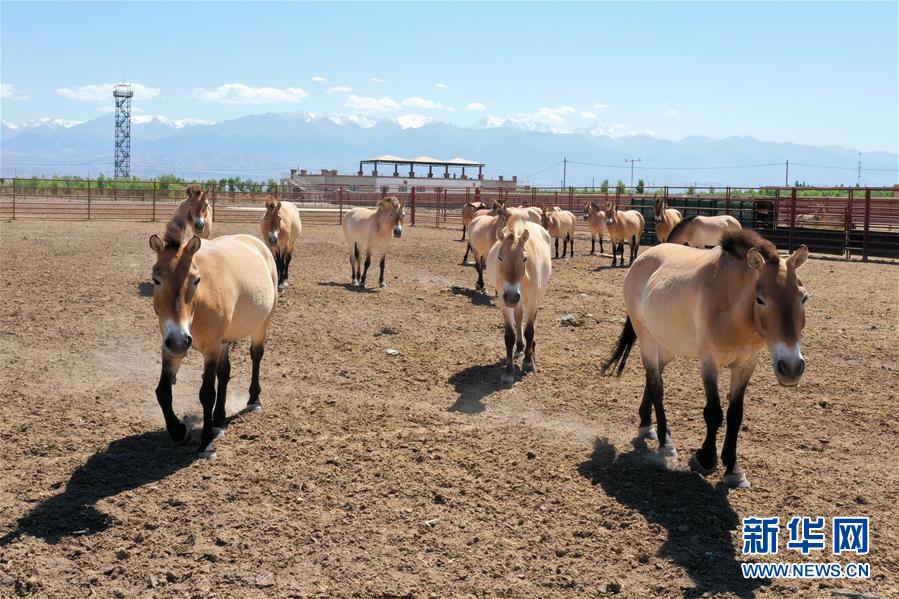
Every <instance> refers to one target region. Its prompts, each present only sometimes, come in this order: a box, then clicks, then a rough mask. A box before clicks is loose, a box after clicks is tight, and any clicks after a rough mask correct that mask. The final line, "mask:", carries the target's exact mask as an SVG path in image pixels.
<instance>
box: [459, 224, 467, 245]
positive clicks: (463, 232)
mask: <svg viewBox="0 0 899 599" xmlns="http://www.w3.org/2000/svg"><path fill="white" fill-rule="evenodd" d="M467 228H468V227H466V226H465V224H464V223H463V224H462V239H460V240H459V241H465V229H467Z"/></svg>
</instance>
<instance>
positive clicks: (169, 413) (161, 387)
mask: <svg viewBox="0 0 899 599" xmlns="http://www.w3.org/2000/svg"><path fill="white" fill-rule="evenodd" d="M180 366H181V358H169V357H167V356H166V355H165V354H163V356H162V372H161V373H160V375H159V384H158V385H156V401H158V402H159V407H160V408H161V409H162V415H163V417H164V418H165V428H166V430H168V431H169V437H171V439H172V441H174V442H175V443H177V444H179V445H180V444H181V443H185V442H187V440H188V439H190V433H189V431H188V430H187V427H186V426H185V425H184V424H183V423H182V422H181V421H180V420H178V416H176V415H175V411H174V410H173V409H172V385H174V384H175V376H176V375H177V374H178V368H179V367H180Z"/></svg>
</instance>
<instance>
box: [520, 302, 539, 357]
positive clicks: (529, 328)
mask: <svg viewBox="0 0 899 599" xmlns="http://www.w3.org/2000/svg"><path fill="white" fill-rule="evenodd" d="M536 320H537V312H536V311H534V312H533V314H528V315H527V323H526V324H525V325H524V338H525V340H526V341H527V344H526V345H525V349H524V361H523V362H522V363H521V370H522V372H537V364H536V362H535V361H534V348H535V346H536V345H537V344H536V342H535V341H534V323H535V322H536Z"/></svg>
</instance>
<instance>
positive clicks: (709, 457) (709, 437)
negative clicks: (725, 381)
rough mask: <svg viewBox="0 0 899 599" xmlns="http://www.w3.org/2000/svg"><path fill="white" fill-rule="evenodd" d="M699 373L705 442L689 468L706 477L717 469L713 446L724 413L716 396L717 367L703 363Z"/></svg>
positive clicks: (692, 459)
mask: <svg viewBox="0 0 899 599" xmlns="http://www.w3.org/2000/svg"><path fill="white" fill-rule="evenodd" d="M701 371H702V386H703V387H704V388H705V408H704V409H703V410H702V415H703V416H704V417H705V441H703V442H702V447H701V448H700V449H699V451H697V452H696V453H695V454H694V455H693V457H692V458H691V459H690V468H691V469H692V470H695V471H696V472H699V473H700V474H702V475H706V474H711V473H712V472H713V471H714V470H715V468H717V467H718V456H717V455H715V454H716V451H715V449H716V447H715V445H716V442H717V437H718V429H719V428H721V422H722V420H724V412H723V411H722V410H721V397H720V395H719V394H718V367H717V366H715V364H714V363H713V362H710V361H703V363H702V365H701Z"/></svg>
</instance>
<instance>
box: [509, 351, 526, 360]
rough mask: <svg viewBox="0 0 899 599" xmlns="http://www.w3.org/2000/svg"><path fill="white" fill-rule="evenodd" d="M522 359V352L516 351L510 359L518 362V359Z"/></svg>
mask: <svg viewBox="0 0 899 599" xmlns="http://www.w3.org/2000/svg"><path fill="white" fill-rule="evenodd" d="M523 357H524V350H521V351H516V352H515V353H514V354H512V359H513V360H520V359H522V358H523Z"/></svg>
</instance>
